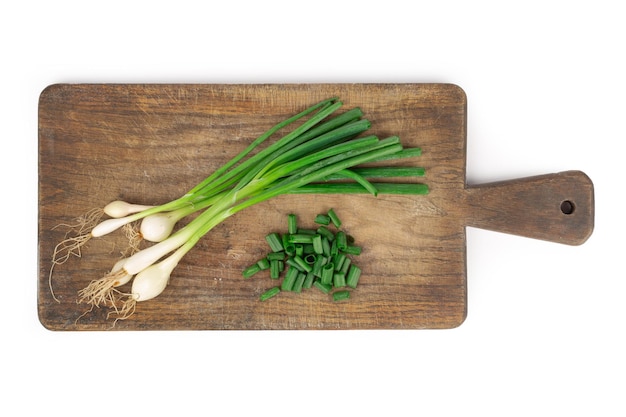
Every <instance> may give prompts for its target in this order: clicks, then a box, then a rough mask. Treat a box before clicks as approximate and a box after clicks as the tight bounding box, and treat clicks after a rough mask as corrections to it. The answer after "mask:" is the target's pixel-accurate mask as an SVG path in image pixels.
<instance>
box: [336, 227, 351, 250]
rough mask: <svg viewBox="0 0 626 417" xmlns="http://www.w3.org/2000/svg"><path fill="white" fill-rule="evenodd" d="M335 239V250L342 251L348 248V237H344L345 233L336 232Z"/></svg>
mask: <svg viewBox="0 0 626 417" xmlns="http://www.w3.org/2000/svg"><path fill="white" fill-rule="evenodd" d="M335 239H336V240H337V249H339V250H344V249H345V248H346V247H348V237H347V236H346V234H345V232H343V231H339V232H337V234H336V235H335Z"/></svg>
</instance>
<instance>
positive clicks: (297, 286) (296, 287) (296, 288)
mask: <svg viewBox="0 0 626 417" xmlns="http://www.w3.org/2000/svg"><path fill="white" fill-rule="evenodd" d="M305 279H306V274H305V273H304V272H300V273H299V274H298V276H297V277H296V281H295V282H294V283H293V288H292V289H291V291H293V292H302V286H303V285H304V280H305Z"/></svg>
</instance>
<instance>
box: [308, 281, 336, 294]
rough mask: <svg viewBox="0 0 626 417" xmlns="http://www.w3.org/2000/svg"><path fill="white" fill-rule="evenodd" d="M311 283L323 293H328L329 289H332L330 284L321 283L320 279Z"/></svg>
mask: <svg viewBox="0 0 626 417" xmlns="http://www.w3.org/2000/svg"><path fill="white" fill-rule="evenodd" d="M313 285H314V286H315V287H317V288H318V289H319V290H320V291H321V292H323V293H324V294H328V293H329V292H330V290H332V288H333V287H332V285H330V284H322V282H321V281H314V282H313Z"/></svg>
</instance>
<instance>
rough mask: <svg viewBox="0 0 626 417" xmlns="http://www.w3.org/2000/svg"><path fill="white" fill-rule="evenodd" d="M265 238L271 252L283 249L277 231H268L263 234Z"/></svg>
mask: <svg viewBox="0 0 626 417" xmlns="http://www.w3.org/2000/svg"><path fill="white" fill-rule="evenodd" d="M265 240H267V243H268V244H269V245H270V248H271V249H272V251H273V252H280V251H282V250H283V243H282V240H281V239H280V236H279V235H278V233H270V234H269V235H267V236H265Z"/></svg>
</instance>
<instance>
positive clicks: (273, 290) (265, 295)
mask: <svg viewBox="0 0 626 417" xmlns="http://www.w3.org/2000/svg"><path fill="white" fill-rule="evenodd" d="M279 292H280V287H272V288H270V289H269V290H267V291H265V292H264V293H263V294H261V296H260V297H259V299H260V300H261V301H265V300H268V299H270V298H272V297H273V296H275V295H276V294H278V293H279Z"/></svg>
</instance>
